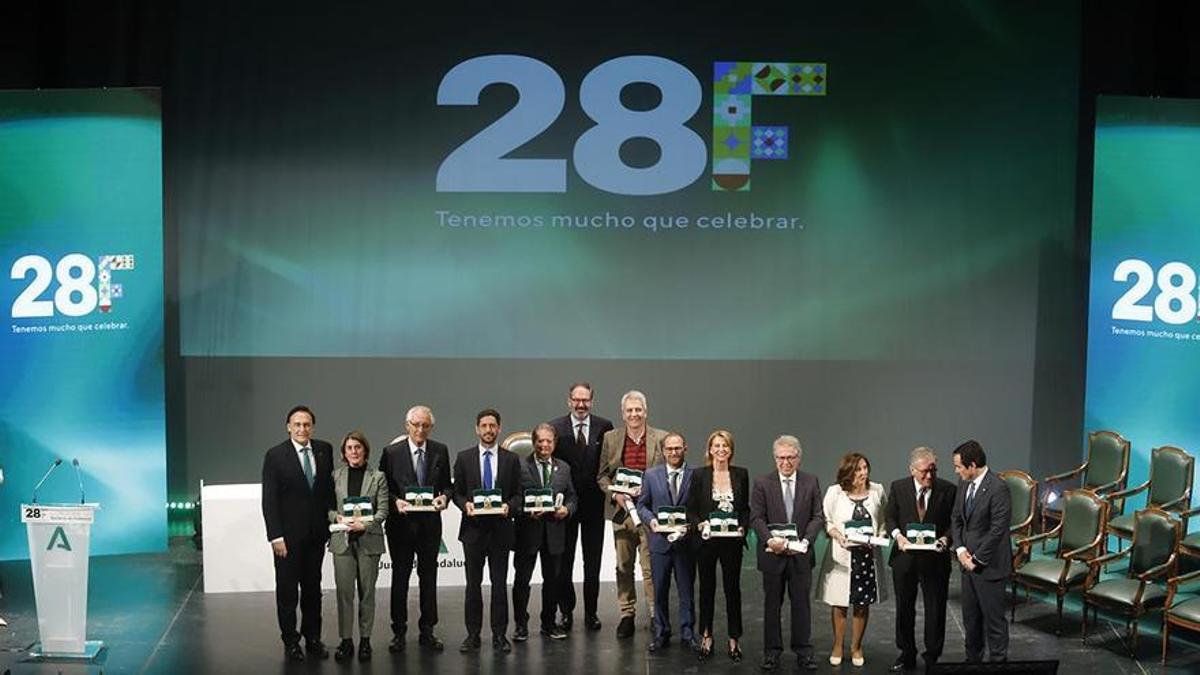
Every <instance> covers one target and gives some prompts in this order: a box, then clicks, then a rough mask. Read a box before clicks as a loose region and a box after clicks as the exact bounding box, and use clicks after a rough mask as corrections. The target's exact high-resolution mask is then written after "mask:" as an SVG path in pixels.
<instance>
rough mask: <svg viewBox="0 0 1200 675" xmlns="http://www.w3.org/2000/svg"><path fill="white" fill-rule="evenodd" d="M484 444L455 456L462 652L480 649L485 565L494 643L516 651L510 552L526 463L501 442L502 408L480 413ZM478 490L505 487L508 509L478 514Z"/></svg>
mask: <svg viewBox="0 0 1200 675" xmlns="http://www.w3.org/2000/svg"><path fill="white" fill-rule="evenodd" d="M475 435H476V436H477V437H478V438H479V444H478V445H476V446H474V447H470V448H467V449H466V450H463V451H462V452H460V453H458V457H457V458H455V460H454V493H453V494H454V504H455V505H456V506H458V508H459V510H460V511H462V524H461V525H460V526H459V529H458V540H459V541H461V542H462V545H463V553H464V556H465V558H466V570H465V571H466V575H467V588H466V606H465V607H464V610H463V616H464V619H465V622H466V625H467V637H466V638H465V639H464V640H463V642H462V645H461V646H460V647H459V649H458V650H459V651H460V652H464V653H465V652H474V651H478V650H479V646H480V640H479V632H480V630H481V628H482V627H483V565H484V563H485V562H486V563H487V566H488V575H489V576H490V578H491V580H492V602H491V625H492V647H493V648H494V649H496V650H497V651H500V652H503V653H508V652H511V651H512V643H510V642H509V641H508V638H507V637H506V636H505V632H506V631H507V630H508V552H509V551H511V550H512V547H513V543H514V541H513V540H514V537H513V516H515V515H516V513H517V510H518V509H520V508H521V502H522V495H521V467H520V460H519V459H517V456H516V455H514V454H513V453H511V452H509V451H508V450H504V449H501V448H499V447H497V445H496V439H497V438H498V437H499V436H500V413H498V412H496V411H495V410H492V409H491V408H488V409H487V410H482V411H480V412H479V414H477V415H476V416H475ZM476 490H500V493H501V499H503V501H504V505H503V506H502V508H503V509H504V512H503V513H502V514H499V515H488V514H480V515H475V505H474V503H473V498H474V493H475V491H476Z"/></svg>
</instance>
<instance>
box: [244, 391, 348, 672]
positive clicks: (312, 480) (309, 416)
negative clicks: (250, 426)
mask: <svg viewBox="0 0 1200 675" xmlns="http://www.w3.org/2000/svg"><path fill="white" fill-rule="evenodd" d="M286 420H287V432H288V439H287V440H286V441H284V442H282V443H280V444H279V445H276V446H275V447H273V448H271V449H270V450H267V454H266V456H265V457H263V468H262V511H263V520H264V521H266V525H267V540H268V541H270V542H271V550H272V551H273V552H274V554H275V612H276V614H277V615H278V618H279V632H280V637H282V638H283V650H284V654H285V656H286V657H287V658H288V660H290V661H303V660H304V652H303V651H301V650H300V638H301V636H303V637H304V641H305V646H306V647H307V650H308V657H309V658H315V659H327V658H329V650H328V649H326V648H325V645H324V644H323V643H322V642H321V563H322V562H323V561H324V560H325V542H326V541H328V539H329V511H330V509H332V508H334V499H333V446H331V445H330V444H329V443H327V442H325V441H321V440H317V439H315V438H312V430H313V427H314V426H315V425H316V423H317V416H316V415H314V414H313V412H312V410H309V409H308V407H307V406H302V405H298V406H296V407H294V408H292V409H291V410H289V411H288V414H287V418H286ZM297 600H299V602H300V632H299V633H297V632H296V601H297Z"/></svg>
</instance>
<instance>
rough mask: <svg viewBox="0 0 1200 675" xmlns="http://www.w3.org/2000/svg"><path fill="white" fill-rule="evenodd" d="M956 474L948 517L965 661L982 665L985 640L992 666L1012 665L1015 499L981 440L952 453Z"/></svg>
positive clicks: (964, 445)
mask: <svg viewBox="0 0 1200 675" xmlns="http://www.w3.org/2000/svg"><path fill="white" fill-rule="evenodd" d="M953 457H954V472H955V473H957V474H958V477H959V478H960V479H961V481H960V482H959V484H958V494H957V495H956V496H955V500H954V512H953V513H952V514H951V515H950V539H951V542H952V546H953V547H954V552H955V555H957V556H958V562H959V563H960V564H961V565H962V617H963V630H964V631H965V632H966V636H965V640H966V651H967V660H968V661H971V662H979V661H982V660H983V645H984V636H985V634H986V637H987V648H988V656H989V660H991V661H1006V660H1008V622H1007V621H1006V620H1005V618H1004V585H1005V582H1006V581H1007V580H1008V577H1009V574H1011V572H1012V544H1011V542H1010V540H1009V534H1008V523H1009V518H1010V516H1011V515H1012V496H1011V495H1010V494H1009V492H1008V484H1007V483H1005V482H1004V480H1003V479H1001V478H1000V477H999V476H997V475H996V474H994V473H992V472H991V471H989V470H988V467H987V455H986V454H985V453H984V452H983V447H982V446H981V445H979V443H978V442H977V441H974V440H970V441H967V442H965V443H963V444H962V445H960V446H958V447H957V448H955V449H954V455H953Z"/></svg>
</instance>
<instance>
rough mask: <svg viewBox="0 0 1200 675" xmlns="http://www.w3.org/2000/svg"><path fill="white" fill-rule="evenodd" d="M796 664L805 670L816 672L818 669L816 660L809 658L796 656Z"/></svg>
mask: <svg viewBox="0 0 1200 675" xmlns="http://www.w3.org/2000/svg"><path fill="white" fill-rule="evenodd" d="M796 663H797V664H798V665H799V666H800V667H801V668H803V669H805V670H816V669H817V668H818V666H817V660H816V659H814V658H813V657H811V656H798V657H796Z"/></svg>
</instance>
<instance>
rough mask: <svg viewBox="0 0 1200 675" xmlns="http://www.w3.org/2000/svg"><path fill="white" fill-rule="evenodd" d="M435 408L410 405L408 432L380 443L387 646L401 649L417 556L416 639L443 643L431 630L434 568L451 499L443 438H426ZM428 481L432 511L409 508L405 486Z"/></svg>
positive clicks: (438, 647)
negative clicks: (387, 568) (388, 499)
mask: <svg viewBox="0 0 1200 675" xmlns="http://www.w3.org/2000/svg"><path fill="white" fill-rule="evenodd" d="M433 424H434V419H433V411H432V410H430V409H429V408H428V407H427V406H423V405H416V406H413V407H412V408H409V410H408V413H407V414H406V415H405V416H404V428H405V430H406V431H407V435H406V436H403V437H401V438H400V440H398V441H397V442H395V443H392V444H391V445H389V446H387V447H386V448H384V449H383V456H382V457H380V458H379V470H380V471H382V472H383V475H384V476H385V477H387V482H388V494H389V495H392V508H391V509H389V510H388V519H387V524H386V533H387V544H388V553H389V555H390V556H391V558H392V591H391V598H392V641H391V643H390V644H388V651H390V652H392V653H393V654H395V653H397V652H402V651H404V648H405V637H404V634H405V632H406V631H407V630H408V580H409V578H410V577H411V576H412V569H413V557H414V556H416V562H417V578H418V579H419V583H420V587H421V593H420V605H421V618H420V619H419V620H418V621H417V629H418V630H419V631H420V637H418V639H417V642H418V644H420V645H421V646H422V647H425V648H426V649H430V650H433V651H442V649H444V648H445V645H443V643H442V641H441V639H439V638H438V636H437V635H436V634H435V633H434V632H433V628H434V626H436V625H437V622H438V607H437V572H438V561H437V557H438V549H439V547H440V546H441V543H442V511H443V510H445V508H446V505H447V504H448V502H449V499H448V497H447V494H448V493H449V492H450V453H449V451H448V450H447V449H446V446H445V444H443V443H439V442H437V441H435V440H432V439H430V438H429V432H430V431H432V430H433ZM417 486H421V487H432V488H433V494H434V498H433V505H434V507H435V508H436V509H437V510H436V511H432V512H429V511H426V512H420V513H419V512H408V510H407V507H408V505H409V504H408V502H406V501H405V500H404V495H405V492H406V488H409V487H417Z"/></svg>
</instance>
